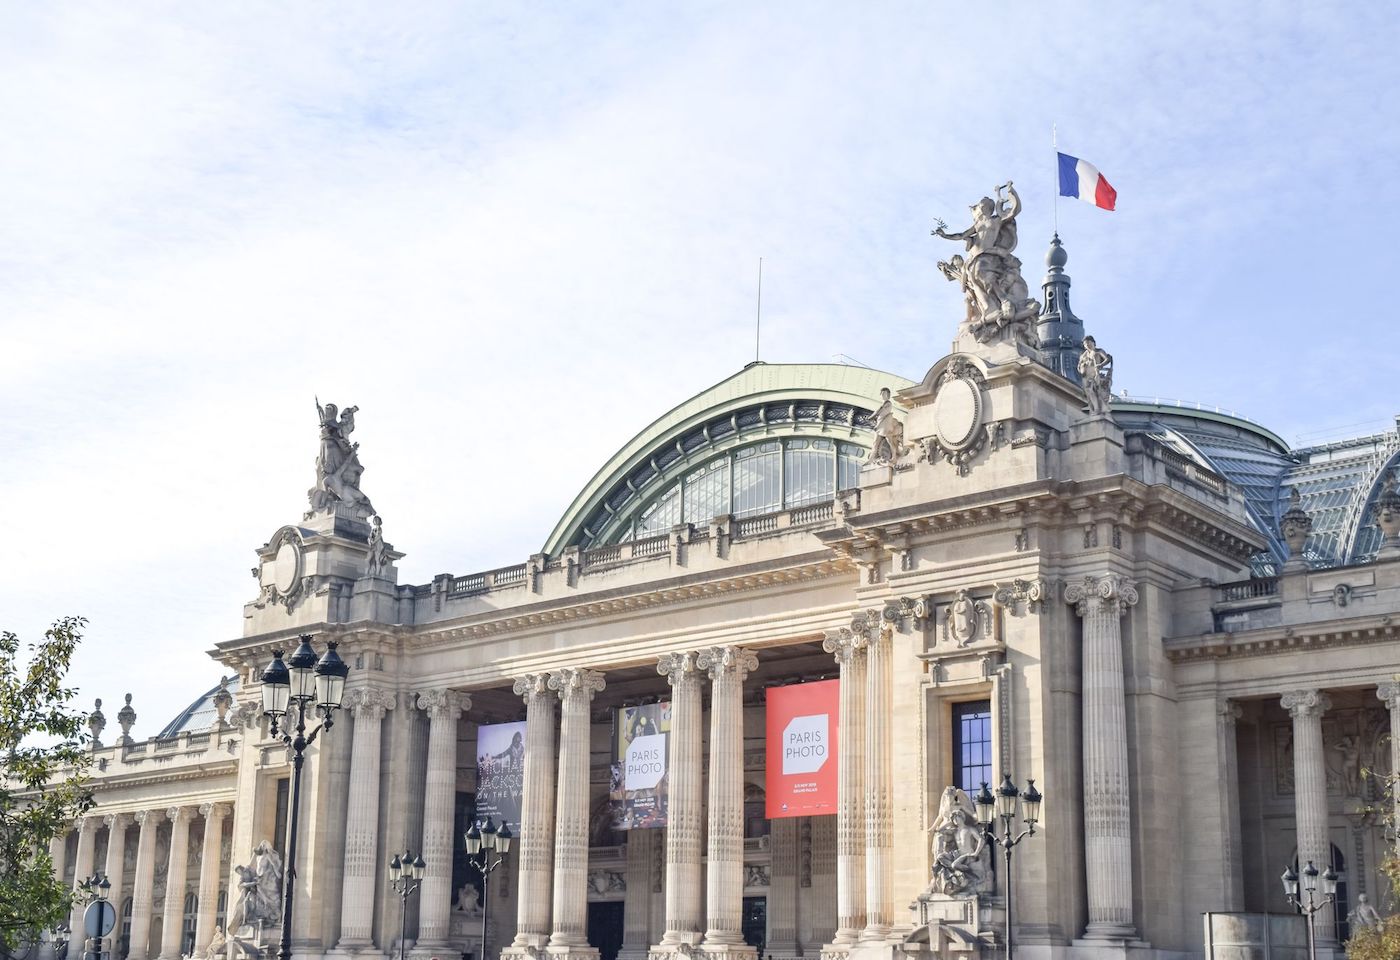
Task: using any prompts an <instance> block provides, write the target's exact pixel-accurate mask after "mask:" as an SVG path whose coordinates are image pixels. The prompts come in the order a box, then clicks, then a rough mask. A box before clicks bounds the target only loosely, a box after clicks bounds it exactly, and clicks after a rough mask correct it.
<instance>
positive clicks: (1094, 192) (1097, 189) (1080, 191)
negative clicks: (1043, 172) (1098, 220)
mask: <svg viewBox="0 0 1400 960" xmlns="http://www.w3.org/2000/svg"><path fill="white" fill-rule="evenodd" d="M1060 196H1062V197H1078V198H1079V199H1080V200H1087V201H1088V202H1089V203H1092V204H1093V205H1094V206H1096V207H1098V208H1100V209H1101V210H1112V209H1113V204H1114V203H1116V202H1117V200H1118V191H1117V190H1115V189H1113V188H1112V187H1111V186H1109V185H1108V181H1107V180H1105V179H1104V178H1103V174H1101V173H1099V168H1098V167H1096V166H1094V165H1093V164H1092V163H1090V162H1089V161H1087V160H1080V159H1079V158H1078V157H1071V156H1070V155H1069V154H1067V153H1061V154H1060Z"/></svg>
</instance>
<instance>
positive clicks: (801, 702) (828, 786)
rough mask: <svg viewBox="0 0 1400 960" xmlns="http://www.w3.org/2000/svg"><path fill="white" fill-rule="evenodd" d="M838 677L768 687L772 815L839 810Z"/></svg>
mask: <svg viewBox="0 0 1400 960" xmlns="http://www.w3.org/2000/svg"><path fill="white" fill-rule="evenodd" d="M840 685H841V681H839V680H818V681H816V682H815V683H793V684H789V685H788V686H786V687H769V688H768V731H767V734H768V735H767V755H768V765H767V770H766V776H765V779H766V781H767V795H768V803H767V814H768V819H770V820H772V819H776V818H777V817H809V816H820V815H822V814H827V813H835V812H836V725H837V710H838V706H839V703H840Z"/></svg>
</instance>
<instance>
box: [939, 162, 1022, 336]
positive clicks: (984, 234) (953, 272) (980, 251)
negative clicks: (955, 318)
mask: <svg viewBox="0 0 1400 960" xmlns="http://www.w3.org/2000/svg"><path fill="white" fill-rule="evenodd" d="M1003 191H1004V192H1005V194H1006V196H1005V197H1003V196H1002V193H1003ZM971 209H972V226H970V227H968V228H967V229H966V230H960V231H958V232H957V233H949V232H948V230H947V224H945V223H943V221H941V220H940V221H938V226H937V228H936V229H935V230H934V231H933V233H934V236H938V237H942V238H943V239H945V240H961V241H963V242H964V243H965V244H966V245H967V256H966V258H964V257H963V256H962V255H961V254H957V255H954V256H953V257H951V258H950V259H948V260H944V261H939V264H938V269H939V271H940V272H941V273H942V274H943V276H945V277H947V278H948V279H949V280H952V281H956V282H957V283H958V284H959V285H960V286H961V287H962V291H963V297H964V299H965V300H966V301H967V316H966V318H965V319H964V320H963V324H962V327H963V328H964V329H967V330H968V331H970V332H971V333H972V336H973V337H974V338H975V339H976V340H977V342H978V343H987V342H989V341H991V340H995V339H999V338H1001V337H1003V336H1006V335H1011V336H1013V337H1015V338H1017V339H1021V340H1026V341H1029V339H1030V336H1031V331H1030V322H1031V321H1032V320H1033V319H1034V318H1035V316H1036V315H1037V314H1038V313H1039V312H1040V304H1038V303H1037V302H1036V301H1035V300H1033V299H1031V298H1030V295H1029V294H1030V291H1029V288H1028V287H1027V286H1026V281H1025V280H1024V279H1023V278H1022V276H1021V261H1020V260H1019V259H1018V258H1017V257H1016V256H1015V255H1014V254H1013V251H1014V250H1015V249H1016V217H1017V215H1018V214H1019V213H1020V212H1021V198H1020V196H1019V195H1018V194H1017V193H1016V188H1015V187H1013V186H1012V185H1011V181H1009V180H1008V181H1007V182H1006V183H1004V184H1002V185H1001V186H999V187H997V189H996V199H995V200H993V199H992V198H991V197H983V198H982V199H981V200H979V201H977V203H975V204H973V205H972V208H971Z"/></svg>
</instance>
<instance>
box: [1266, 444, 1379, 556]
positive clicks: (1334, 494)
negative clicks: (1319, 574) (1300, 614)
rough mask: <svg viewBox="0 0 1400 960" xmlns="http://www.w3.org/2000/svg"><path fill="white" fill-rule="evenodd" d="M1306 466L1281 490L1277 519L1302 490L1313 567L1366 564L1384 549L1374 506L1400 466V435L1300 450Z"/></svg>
mask: <svg viewBox="0 0 1400 960" xmlns="http://www.w3.org/2000/svg"><path fill="white" fill-rule="evenodd" d="M1299 456H1300V457H1304V458H1306V459H1305V462H1304V463H1303V464H1302V465H1300V466H1298V467H1297V468H1296V469H1295V470H1294V471H1293V472H1292V473H1291V474H1290V475H1289V476H1288V477H1287V478H1286V479H1285V480H1284V482H1283V483H1282V484H1281V486H1280V490H1279V498H1278V502H1277V507H1276V509H1277V516H1278V517H1282V516H1283V512H1284V511H1285V510H1287V509H1288V491H1289V488H1296V489H1297V490H1298V496H1299V499H1300V500H1301V501H1302V507H1303V509H1304V510H1305V511H1307V513H1308V515H1309V516H1310V517H1312V522H1313V528H1312V533H1311V534H1309V536H1308V539H1307V541H1306V543H1305V544H1304V545H1303V552H1304V554H1305V556H1306V557H1307V560H1308V562H1309V563H1310V564H1312V565H1313V566H1320V567H1330V566H1339V565H1342V564H1348V563H1364V562H1366V561H1367V560H1370V559H1372V558H1373V557H1374V556H1375V555H1376V551H1377V550H1378V549H1379V548H1380V543H1381V530H1380V527H1379V526H1378V525H1377V524H1376V518H1375V511H1374V509H1373V504H1374V502H1375V499H1376V496H1377V494H1379V493H1380V484H1381V480H1382V479H1383V478H1384V477H1385V475H1386V474H1387V473H1388V472H1390V471H1391V470H1394V469H1395V468H1396V465H1397V463H1400V435H1397V434H1393V433H1391V434H1378V435H1376V436H1372V437H1362V438H1359V439H1357V440H1353V441H1349V442H1347V443H1345V444H1329V445H1328V446H1326V447H1318V448H1312V449H1308V450H1300V451H1299Z"/></svg>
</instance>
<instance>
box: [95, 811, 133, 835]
mask: <svg viewBox="0 0 1400 960" xmlns="http://www.w3.org/2000/svg"><path fill="white" fill-rule="evenodd" d="M102 822H103V823H105V824H107V829H108V830H110V831H112V832H113V833H116V832H117V831H118V830H125V829H126V827H127V825H128V824H129V823H131V814H129V813H109V814H107V816H105V817H103V818H102Z"/></svg>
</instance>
